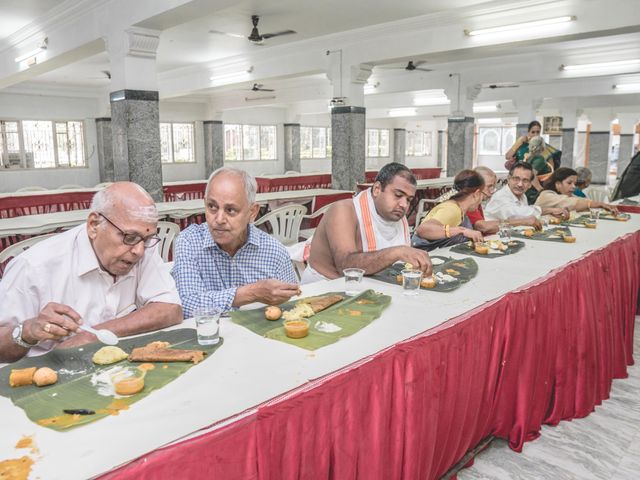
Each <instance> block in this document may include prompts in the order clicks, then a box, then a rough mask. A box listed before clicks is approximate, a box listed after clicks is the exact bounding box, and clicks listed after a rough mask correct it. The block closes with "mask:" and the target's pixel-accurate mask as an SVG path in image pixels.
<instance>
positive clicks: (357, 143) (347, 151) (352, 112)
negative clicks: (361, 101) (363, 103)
mask: <svg viewBox="0 0 640 480" xmlns="http://www.w3.org/2000/svg"><path fill="white" fill-rule="evenodd" d="M331 141H332V156H331V186H332V188H336V189H339V190H354V191H355V190H356V185H357V184H358V183H362V182H364V172H365V108H364V107H334V108H333V109H332V110H331Z"/></svg>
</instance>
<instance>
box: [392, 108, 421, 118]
mask: <svg viewBox="0 0 640 480" xmlns="http://www.w3.org/2000/svg"><path fill="white" fill-rule="evenodd" d="M416 114H417V110H416V109H415V108H392V109H391V110H389V113H388V115H389V116H390V117H413V116H415V115H416Z"/></svg>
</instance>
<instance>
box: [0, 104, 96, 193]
mask: <svg viewBox="0 0 640 480" xmlns="http://www.w3.org/2000/svg"><path fill="white" fill-rule="evenodd" d="M97 113H98V102H97V100H96V99H95V98H82V97H68V96H66V97H65V96H48V95H33V94H18V93H4V92H0V120H82V121H83V122H84V137H85V138H84V141H85V160H86V164H87V166H86V167H81V168H47V169H37V170H36V169H32V170H27V169H4V168H3V169H0V192H13V191H15V190H17V189H19V188H22V187H27V186H32V185H38V186H42V187H45V188H57V187H59V186H61V185H65V184H77V185H82V186H87V187H92V186H94V185H96V184H97V183H99V182H100V174H99V170H98V156H97V153H96V127H95V120H94V118H95V117H96V116H97Z"/></svg>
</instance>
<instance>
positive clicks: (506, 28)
mask: <svg viewBox="0 0 640 480" xmlns="http://www.w3.org/2000/svg"><path fill="white" fill-rule="evenodd" d="M575 20H576V17H574V16H569V15H567V16H564V17H555V18H547V19H544V20H535V21H533V22H524V23H514V24H512V25H502V26H499V27H490V28H480V29H478V30H465V31H464V34H465V35H467V36H469V37H474V36H476V35H486V34H491V33H503V32H513V31H515V30H524V29H529V28H538V27H544V26H547V25H557V24H560V23H567V22H573V21H575Z"/></svg>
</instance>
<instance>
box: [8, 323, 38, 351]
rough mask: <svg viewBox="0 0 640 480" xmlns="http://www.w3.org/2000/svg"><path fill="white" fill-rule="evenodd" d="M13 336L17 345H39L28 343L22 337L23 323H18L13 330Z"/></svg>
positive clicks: (28, 346) (29, 346)
mask: <svg viewBox="0 0 640 480" xmlns="http://www.w3.org/2000/svg"><path fill="white" fill-rule="evenodd" d="M11 338H13V342H14V343H15V344H16V345H20V346H21V347H22V348H31V347H35V346H36V345H37V342H36V343H33V344H31V343H27V342H25V341H24V340H23V339H22V323H19V324H18V325H16V327H15V328H14V329H13V332H11Z"/></svg>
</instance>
